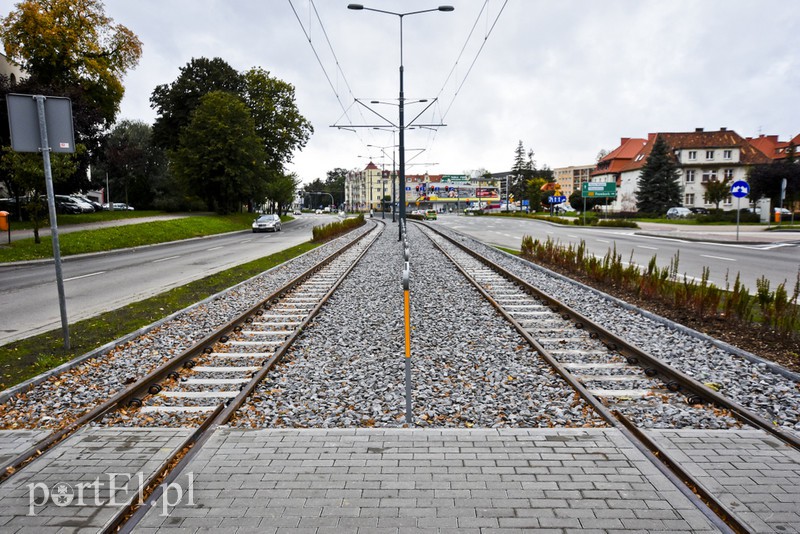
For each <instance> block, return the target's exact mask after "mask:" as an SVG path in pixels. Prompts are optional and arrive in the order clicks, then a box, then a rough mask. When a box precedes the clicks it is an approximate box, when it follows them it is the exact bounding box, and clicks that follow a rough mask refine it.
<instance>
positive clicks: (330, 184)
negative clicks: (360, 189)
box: [322, 167, 348, 206]
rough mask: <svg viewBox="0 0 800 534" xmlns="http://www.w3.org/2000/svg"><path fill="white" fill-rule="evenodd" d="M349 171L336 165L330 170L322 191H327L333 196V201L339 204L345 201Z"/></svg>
mask: <svg viewBox="0 0 800 534" xmlns="http://www.w3.org/2000/svg"><path fill="white" fill-rule="evenodd" d="M347 173H348V170H347V169H343V168H342V167H336V168H335V169H333V170H330V171H328V173H327V174H328V178H327V180H325V185H324V189H322V191H326V192H328V193H330V194H331V195H332V196H333V202H334V204H336V205H337V206H341V205H342V204H343V203H344V187H345V183H346V180H347Z"/></svg>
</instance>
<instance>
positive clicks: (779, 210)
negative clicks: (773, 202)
mask: <svg viewBox="0 0 800 534" xmlns="http://www.w3.org/2000/svg"><path fill="white" fill-rule="evenodd" d="M772 211H773V213H780V214H781V217H790V216H791V215H792V212H791V211H789V210H787V209H786V208H773V210H772Z"/></svg>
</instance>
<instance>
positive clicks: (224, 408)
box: [101, 223, 386, 533]
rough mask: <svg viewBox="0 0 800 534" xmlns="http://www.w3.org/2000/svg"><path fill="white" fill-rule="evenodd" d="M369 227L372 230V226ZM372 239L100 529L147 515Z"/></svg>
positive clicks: (122, 527) (118, 528) (132, 524)
mask: <svg viewBox="0 0 800 534" xmlns="http://www.w3.org/2000/svg"><path fill="white" fill-rule="evenodd" d="M381 225H382V226H383V228H381V229H380V232H383V231H384V230H385V228H386V224H385V223H381ZM372 231H375V229H373V230H372ZM372 231H370V232H366V233H365V234H364V235H362V236H361V237H359V238H358V239H357V240H355V241H353V244H355V243H356V242H358V241H360V240H361V239H362V238H365V237H367V236H368V235H370V234H371V233H372ZM374 243H375V239H373V241H372V243H369V245H368V246H367V247H365V248H364V250H363V251H362V252H361V253H360V254H359V255H358V257H357V258H355V260H353V262H352V263H351V264H350V266H349V267H348V268H347V269H346V270H345V271H344V272H343V273H342V274H341V275H340V276H339V278H338V279H337V280H336V281H335V282H334V283H333V285H332V286H331V288H330V289H329V290H328V291H327V293H325V295H323V296H322V298H321V299H320V301H319V302H318V303H317V304H316V305H315V306H314V308H312V309H311V311H310V312H309V313H308V315H307V316H306V318H305V319H304V320H303V322H302V323H301V324H300V325H299V326H298V327H297V328H295V330H294V331H293V333H292V334H291V335H290V336H289V337H288V338H287V339H286V341H284V343H283V344H281V346H280V347H279V348H278V350H277V351H275V353H274V354H273V355H272V356H271V357H270V358H269V360H267V361H266V362H265V363H264V364H263V365H262V367H261V369H259V370H258V371H257V372H256V373H255V374H254V375H253V377H252V378H251V379H250V381H249V382H248V383H247V384H245V385H244V386H243V387H242V389H241V390H240V391H239V393H238V394H237V396H236V397H234V398H232V399H229V400H228V401H227V402H225V403H222V404H220V405H219V406H218V407H217V409H216V410H214V412H213V413H212V414H211V416H209V417H208V418H207V419H206V420H205V421H204V422H203V425H202V427H201V428H198V429H197V430H196V431H195V432H194V433H192V435H191V436H189V437H188V438H187V439H186V440H185V442H184V443H183V444H182V445H180V446H178V447H176V448H175V450H174V451H173V453H172V454H171V455H170V457H169V458H167V459H166V460H165V461H164V462H162V464H161V467H160V468H159V470H158V471H156V472H155V473H153V474H152V475H151V476H150V478H149V480H148V483H146V484H145V488H148V489H149V491H148V493H147V494H146V495H145V497H144V499H143V500H142V501H138V499H131V500H129V501H128V502H127V503H126V505H125V506H124V507H123V508H122V509H120V510H119V511H118V512H117V513H116V514H115V515H114V517H112V518H111V519H110V520H109V521H108V522H107V523H106V525H105V526H104V527H103V529H102V531H101V532H104V533H111V532H120V533H129V532H132V531H133V529H135V528H136V526H137V525H138V524H139V522H141V520H142V519H144V517H145V515H147V512H148V511H149V510H150V509H151V508H152V507H153V506H154V505H155V504H156V503H157V502H158V499H159V498H160V497H161V495H162V493H163V488H164V487H165V486H169V484H171V483H173V482H175V481H176V480H177V479H178V477H179V476H180V475H181V473H183V471H184V469H185V468H186V467H187V466H188V465H189V463H190V462H191V461H192V459H193V458H194V457H195V456H196V455H197V454H198V453H199V451H200V449H201V448H202V447H203V445H205V444H206V443H207V442H208V440H209V439H210V438H211V436H212V435H213V434H214V432H215V431H216V429H217V428H218V427H219V426H221V425H224V424H227V423H228V422H229V421H230V420H231V418H232V417H233V416H234V415H235V413H236V412H237V411H238V410H239V408H241V407H242V405H244V403H245V401H246V400H247V399H248V398H249V397H250V395H252V393H253V392H254V391H255V389H256V388H257V387H258V385H259V384H260V383H261V381H262V380H263V379H264V378H265V377H266V376H267V375H268V374H269V372H270V371H271V370H272V369H273V368H274V367H275V365H277V363H278V362H280V360H281V359H282V358H283V356H284V355H285V354H286V353H287V352H288V351H289V349H290V348H291V346H292V345H293V344H294V342H295V341H296V340H297V338H299V337H300V335H301V334H302V332H303V330H304V329H305V328H306V326H307V325H308V324H309V323H310V322H311V321H312V319H314V317H315V316H316V315H317V314H318V313H319V311H320V309H322V307H323V306H324V305H325V304H326V303H327V302H328V300H329V299H330V297H331V296H332V295H333V294H334V293H335V292H336V290H337V289H338V288H339V286H340V285H341V284H342V282H344V280H345V279H346V278H347V277H348V275H349V274H350V272H352V270H353V269H354V268H355V267H356V265H358V263H359V262H360V261H361V259H362V258H363V257H364V256H365V255H366V254H367V252H369V250H370V248H371V247H372V245H373V244H374ZM348 248H349V247H348Z"/></svg>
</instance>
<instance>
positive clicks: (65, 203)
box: [44, 195, 87, 215]
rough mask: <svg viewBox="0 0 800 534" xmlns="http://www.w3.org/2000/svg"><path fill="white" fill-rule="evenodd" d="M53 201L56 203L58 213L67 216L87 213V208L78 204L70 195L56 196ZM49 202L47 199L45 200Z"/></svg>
mask: <svg viewBox="0 0 800 534" xmlns="http://www.w3.org/2000/svg"><path fill="white" fill-rule="evenodd" d="M53 200H54V201H55V203H56V212H58V213H63V214H67V215H76V214H78V213H87V211H86V207H85V206H84V205H83V204H82V203H81V202H78V201H77V200H76V199H74V198H72V197H71V196H68V195H54V196H53ZM44 201H45V202H47V198H45V199H44Z"/></svg>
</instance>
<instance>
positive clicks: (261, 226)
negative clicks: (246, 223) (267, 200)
mask: <svg viewBox="0 0 800 534" xmlns="http://www.w3.org/2000/svg"><path fill="white" fill-rule="evenodd" d="M280 231H281V218H280V217H279V216H278V214H276V213H272V214H265V215H261V216H259V217H258V219H256V220H255V221H253V233H256V232H280Z"/></svg>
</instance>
